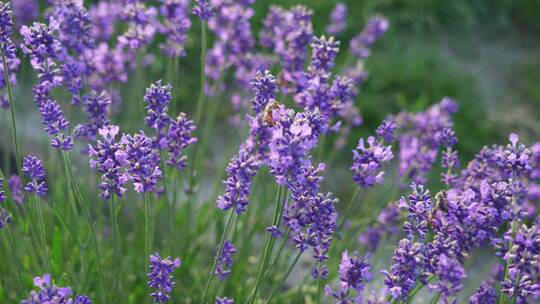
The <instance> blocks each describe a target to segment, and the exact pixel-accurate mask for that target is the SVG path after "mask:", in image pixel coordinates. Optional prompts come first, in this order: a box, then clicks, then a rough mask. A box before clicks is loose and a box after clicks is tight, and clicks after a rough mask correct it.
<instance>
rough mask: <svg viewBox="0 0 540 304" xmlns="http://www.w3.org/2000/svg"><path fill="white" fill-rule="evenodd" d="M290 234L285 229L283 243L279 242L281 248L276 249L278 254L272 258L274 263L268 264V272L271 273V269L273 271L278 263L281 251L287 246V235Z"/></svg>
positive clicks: (288, 230)
mask: <svg viewBox="0 0 540 304" xmlns="http://www.w3.org/2000/svg"><path fill="white" fill-rule="evenodd" d="M290 234H291V230H290V229H287V233H285V236H284V237H283V242H281V246H280V247H279V249H278V252H277V254H276V256H275V257H274V261H273V262H272V263H271V264H270V266H269V267H268V271H271V270H272V269H275V266H276V265H277V263H278V260H279V257H280V256H281V253H282V252H283V249H285V245H287V240H289V235H290Z"/></svg>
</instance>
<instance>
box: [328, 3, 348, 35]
mask: <svg viewBox="0 0 540 304" xmlns="http://www.w3.org/2000/svg"><path fill="white" fill-rule="evenodd" d="M346 20H347V5H345V3H341V2H340V3H338V4H336V6H334V9H333V10H332V12H331V13H330V23H329V24H328V25H327V26H326V31H327V32H328V34H330V35H338V34H340V33H341V32H342V31H343V30H344V29H345V26H346V24H347V22H346Z"/></svg>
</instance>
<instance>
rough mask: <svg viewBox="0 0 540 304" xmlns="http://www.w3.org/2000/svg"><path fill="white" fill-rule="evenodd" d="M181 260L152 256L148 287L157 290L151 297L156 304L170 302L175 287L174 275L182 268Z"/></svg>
mask: <svg viewBox="0 0 540 304" xmlns="http://www.w3.org/2000/svg"><path fill="white" fill-rule="evenodd" d="M180 264H181V262H180V259H174V260H171V258H170V257H167V258H165V259H162V258H161V257H160V256H159V254H158V253H155V254H152V255H150V272H149V273H148V286H150V287H151V288H153V289H155V290H156V291H154V292H152V293H151V294H150V295H151V296H152V297H153V298H154V303H165V302H168V301H169V298H170V297H169V293H171V291H172V288H173V286H174V281H173V280H172V278H173V277H172V273H173V272H174V269H175V268H178V267H180Z"/></svg>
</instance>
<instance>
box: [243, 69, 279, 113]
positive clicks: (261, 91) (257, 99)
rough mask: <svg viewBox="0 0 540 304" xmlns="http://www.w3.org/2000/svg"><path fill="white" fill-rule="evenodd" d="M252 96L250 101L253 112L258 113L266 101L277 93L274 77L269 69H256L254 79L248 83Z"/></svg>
mask: <svg viewBox="0 0 540 304" xmlns="http://www.w3.org/2000/svg"><path fill="white" fill-rule="evenodd" d="M249 84H250V86H251V90H252V91H253V94H254V97H253V100H252V101H251V104H252V109H253V111H254V112H255V114H259V113H260V112H261V111H262V110H264V109H265V108H266V106H267V105H268V103H269V102H270V101H272V100H275V98H276V93H277V90H278V88H277V85H276V78H275V77H274V76H273V75H272V74H270V72H269V71H264V72H261V71H257V74H256V75H255V79H253V80H252V81H251V82H250V83H249Z"/></svg>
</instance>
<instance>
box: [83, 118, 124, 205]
mask: <svg viewBox="0 0 540 304" xmlns="http://www.w3.org/2000/svg"><path fill="white" fill-rule="evenodd" d="M119 131H120V128H119V127H118V126H106V127H103V128H101V129H100V130H99V135H100V136H101V138H102V139H100V140H98V141H97V143H96V145H95V147H94V146H92V145H88V156H89V157H90V167H92V168H96V170H97V171H98V172H99V173H101V184H100V185H99V188H100V189H101V191H102V192H101V193H100V197H102V198H103V199H105V200H108V199H109V198H110V197H111V196H112V195H118V196H119V197H122V195H123V194H124V192H126V189H125V188H124V186H125V184H127V182H128V181H129V179H130V178H129V175H127V174H125V172H124V166H126V165H127V164H128V163H129V161H128V159H127V158H128V155H127V153H126V152H125V149H124V147H123V146H122V144H120V143H117V142H116V140H115V139H116V136H117V135H118V132H119Z"/></svg>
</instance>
